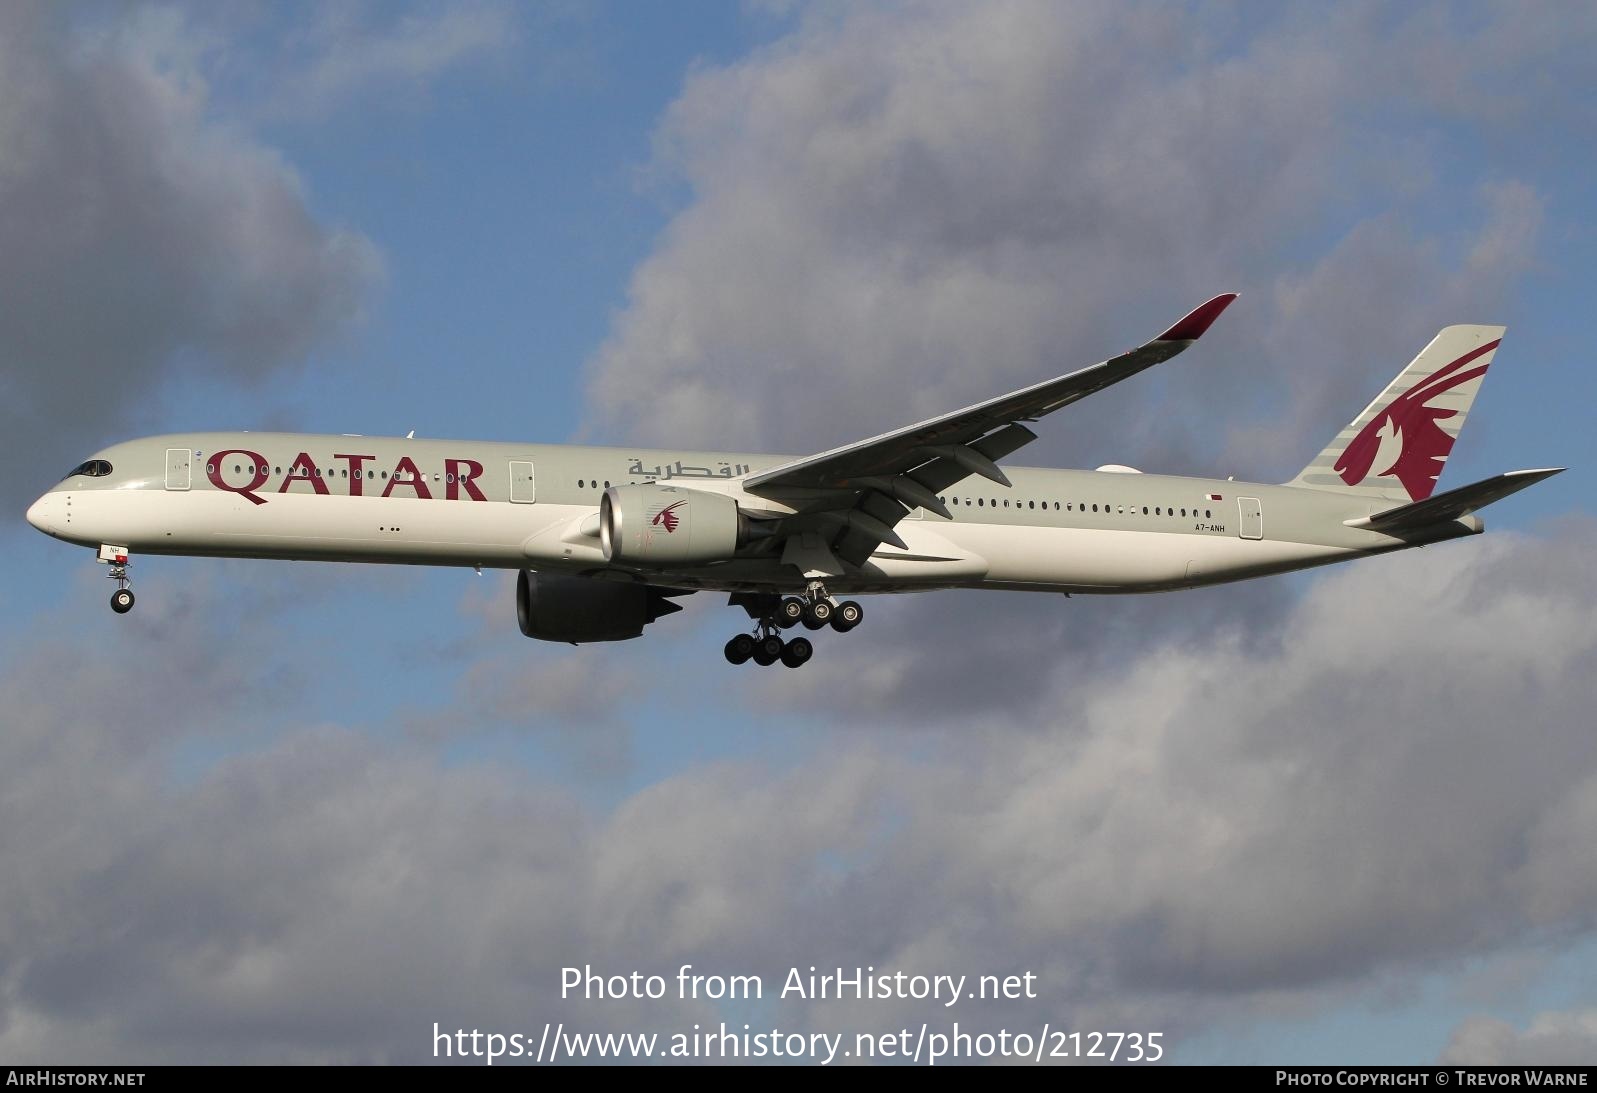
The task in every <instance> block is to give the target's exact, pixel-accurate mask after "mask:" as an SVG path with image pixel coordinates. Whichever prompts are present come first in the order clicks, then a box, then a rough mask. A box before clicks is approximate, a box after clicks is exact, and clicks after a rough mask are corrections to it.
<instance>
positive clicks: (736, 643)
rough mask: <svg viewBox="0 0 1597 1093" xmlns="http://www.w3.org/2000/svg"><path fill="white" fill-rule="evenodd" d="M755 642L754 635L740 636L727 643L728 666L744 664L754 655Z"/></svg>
mask: <svg viewBox="0 0 1597 1093" xmlns="http://www.w3.org/2000/svg"><path fill="white" fill-rule="evenodd" d="M754 647H755V641H754V637H753V635H750V634H739V635H737V636H736V637H734V638H733V639H732V640H731V641H729V642H727V643H726V659H727V663H728V664H743V663H745V662H746V661H747V660H748V659H749V658H750V657H752V656H753V655H754Z"/></svg>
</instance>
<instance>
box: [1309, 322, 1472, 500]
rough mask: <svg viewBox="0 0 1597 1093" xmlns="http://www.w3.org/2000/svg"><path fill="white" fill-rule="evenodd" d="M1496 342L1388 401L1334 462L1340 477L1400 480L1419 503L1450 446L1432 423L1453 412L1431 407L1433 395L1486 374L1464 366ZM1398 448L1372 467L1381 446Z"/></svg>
mask: <svg viewBox="0 0 1597 1093" xmlns="http://www.w3.org/2000/svg"><path fill="white" fill-rule="evenodd" d="M1497 345H1498V343H1497V342H1495V341H1493V342H1487V343H1486V344H1485V345H1483V346H1481V347H1480V348H1479V349H1474V350H1471V351H1470V352H1468V353H1466V354H1464V355H1463V356H1462V357H1460V358H1458V360H1456V361H1454V362H1453V363H1452V364H1449V365H1447V366H1445V367H1443V368H1439V369H1437V370H1436V371H1435V372H1434V373H1432V374H1431V375H1430V376H1428V377H1427V378H1425V379H1423V380H1421V381H1420V382H1419V383H1416V384H1415V385H1414V386H1413V387H1411V388H1410V389H1409V390H1407V391H1405V392H1403V393H1402V394H1401V395H1399V396H1398V397H1397V398H1395V399H1393V400H1392V402H1391V404H1390V405H1388V406H1387V407H1386V408H1385V409H1384V410H1382V411H1381V412H1380V413H1378V414H1376V415H1375V417H1374V418H1373V419H1372V420H1371V421H1370V423H1369V424H1368V425H1366V426H1364V428H1363V429H1361V430H1359V435H1358V436H1356V437H1354V438H1353V442H1352V443H1350V444H1349V445H1348V446H1347V449H1346V450H1345V451H1343V452H1342V454H1341V455H1340V456H1338V457H1337V460H1336V468H1335V469H1336V471H1337V473H1338V474H1340V475H1341V476H1342V481H1344V482H1346V483H1347V484H1348V485H1350V486H1356V485H1358V484H1359V483H1360V482H1363V481H1364V480H1365V479H1366V478H1368V477H1370V475H1371V473H1372V472H1373V473H1374V474H1375V475H1376V476H1377V477H1381V476H1385V475H1390V476H1392V477H1393V478H1396V479H1397V480H1398V481H1399V482H1401V483H1402V484H1403V488H1404V489H1405V490H1407V491H1408V496H1409V500H1411V501H1423V500H1425V499H1426V498H1427V497H1429V496H1430V495H1431V491H1432V490H1433V489H1435V488H1436V478H1437V476H1438V475H1440V474H1441V473H1442V462H1443V460H1445V459H1446V458H1447V453H1449V452H1451V451H1452V450H1453V438H1452V437H1451V436H1449V435H1447V433H1446V431H1445V430H1443V429H1442V427H1441V426H1440V425H1438V424H1437V422H1439V421H1445V420H1446V419H1447V418H1450V417H1453V416H1455V415H1456V414H1457V413H1458V411H1457V410H1443V409H1439V408H1437V407H1435V406H1432V405H1430V402H1431V400H1432V399H1434V398H1435V397H1436V396H1437V395H1440V394H1442V393H1443V392H1446V391H1451V390H1452V389H1453V388H1455V387H1459V386H1461V385H1463V384H1466V383H1468V382H1469V381H1470V380H1472V379H1477V378H1479V377H1481V376H1484V375H1485V374H1486V365H1484V364H1483V365H1481V366H1480V367H1479V368H1466V365H1468V364H1469V363H1470V362H1471V361H1473V360H1476V359H1477V358H1479V357H1481V356H1483V355H1484V354H1486V353H1490V352H1491V351H1492V350H1494V349H1496V348H1497ZM1394 446H1395V447H1396V448H1397V453H1398V454H1397V456H1396V457H1395V458H1393V459H1392V461H1391V463H1390V464H1389V465H1388V466H1386V467H1382V468H1379V469H1377V468H1376V467H1375V460H1376V458H1377V457H1378V456H1379V455H1380V453H1381V452H1382V450H1383V449H1384V450H1387V451H1390V450H1391V449H1392V447H1394Z"/></svg>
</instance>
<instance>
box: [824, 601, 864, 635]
mask: <svg viewBox="0 0 1597 1093" xmlns="http://www.w3.org/2000/svg"><path fill="white" fill-rule="evenodd" d="M864 617H865V609H864V608H863V607H861V606H860V605H859V604H858V602H856V601H854V600H844V601H843V602H842V603H840V604H838V605H837V610H836V611H834V612H832V629H833V630H836V631H837V632H838V633H839V634H846V633H848V632H849V631H850V630H852V629H854V627H856V626H858V625H859V624H860V620H861V619H863V618H864Z"/></svg>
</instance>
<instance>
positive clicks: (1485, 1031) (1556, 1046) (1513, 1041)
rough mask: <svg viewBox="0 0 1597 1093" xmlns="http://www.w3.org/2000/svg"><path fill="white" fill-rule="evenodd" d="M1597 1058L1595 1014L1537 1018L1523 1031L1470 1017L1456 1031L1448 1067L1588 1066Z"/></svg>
mask: <svg viewBox="0 0 1597 1093" xmlns="http://www.w3.org/2000/svg"><path fill="white" fill-rule="evenodd" d="M1593 1058H1597V1010H1580V1011H1576V1012H1573V1013H1542V1014H1538V1015H1537V1016H1536V1017H1535V1019H1534V1020H1532V1021H1531V1023H1530V1025H1529V1026H1527V1027H1526V1028H1525V1029H1524V1030H1523V1031H1521V1030H1520V1029H1517V1028H1515V1027H1514V1026H1513V1025H1511V1024H1509V1023H1508V1022H1506V1021H1499V1020H1496V1019H1495V1018H1491V1017H1471V1018H1469V1019H1468V1020H1465V1021H1463V1022H1461V1023H1460V1024H1459V1026H1458V1027H1457V1028H1455V1029H1454V1030H1453V1035H1452V1038H1451V1039H1450V1040H1449V1041H1448V1044H1447V1048H1446V1050H1445V1051H1443V1052H1442V1058H1441V1060H1440V1061H1441V1062H1442V1063H1443V1064H1444V1065H1448V1066H1589V1065H1590V1064H1591V1061H1592V1059H1593Z"/></svg>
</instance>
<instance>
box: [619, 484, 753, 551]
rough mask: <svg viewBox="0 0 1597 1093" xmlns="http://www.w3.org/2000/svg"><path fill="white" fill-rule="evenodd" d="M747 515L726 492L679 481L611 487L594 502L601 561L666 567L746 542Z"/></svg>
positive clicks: (734, 549)
mask: <svg viewBox="0 0 1597 1093" xmlns="http://www.w3.org/2000/svg"><path fill="white" fill-rule="evenodd" d="M748 534H749V529H748V517H747V516H745V515H744V514H743V513H742V512H740V511H739V510H738V504H737V502H736V501H734V500H732V498H730V497H726V496H723V495H722V494H719V493H706V492H705V491H704V490H688V489H683V488H682V487H680V486H656V485H642V486H611V487H610V488H609V489H607V490H605V491H604V497H603V498H602V499H601V500H600V502H599V542H600V543H601V544H602V545H603V547H604V556H605V560H606V561H610V562H618V563H621V564H624V565H639V566H669V565H677V564H682V563H686V564H690V565H691V564H696V563H700V562H717V561H721V560H722V559H724V558H730V557H732V554H733V553H734V552H735V551H736V550H737V548H738V547H740V546H742V545H743V544H744V543H745V542H747V541H748Z"/></svg>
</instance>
